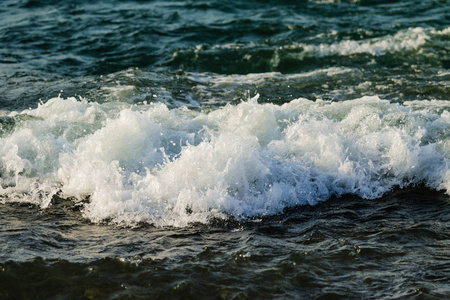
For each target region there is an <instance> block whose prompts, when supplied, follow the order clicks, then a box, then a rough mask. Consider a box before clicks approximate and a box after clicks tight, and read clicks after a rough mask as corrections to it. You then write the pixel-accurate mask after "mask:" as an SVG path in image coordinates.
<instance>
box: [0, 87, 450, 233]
mask: <svg viewBox="0 0 450 300" xmlns="http://www.w3.org/2000/svg"><path fill="white" fill-rule="evenodd" d="M257 99H258V96H256V97H254V98H251V99H249V100H248V101H244V102H242V103H240V104H238V105H226V106H224V107H221V108H216V109H214V110H209V111H206V110H205V111H200V110H190V109H187V108H186V107H181V108H175V109H169V108H168V107H167V106H166V105H165V104H162V103H151V104H147V105H145V104H142V105H131V106H130V105H128V104H126V103H120V102H111V103H104V104H99V103H90V102H87V101H86V100H77V99H74V98H69V99H62V98H54V99H51V100H49V101H48V102H47V103H45V104H42V105H39V106H38V108H36V109H31V110H26V111H23V112H21V113H17V112H12V113H10V114H11V115H28V116H31V117H32V118H26V119H25V120H24V121H23V122H20V123H18V124H17V125H16V127H15V128H14V129H13V130H12V132H11V133H9V134H5V135H4V136H3V137H2V139H1V140H0V151H1V152H0V156H1V174H2V189H1V193H2V196H3V198H4V199H6V200H4V201H19V202H20V201H24V202H31V203H34V204H36V205H39V206H41V207H42V208H45V207H47V206H48V205H51V200H52V197H53V196H54V195H56V194H58V195H59V196H60V197H65V198H70V199H74V201H75V202H76V203H79V204H80V205H82V206H83V209H82V211H83V214H84V216H85V217H86V218H88V219H89V220H91V221H93V222H96V223H102V222H105V221H106V222H109V223H114V224H121V225H129V226H132V225H133V224H137V223H139V222H147V223H150V224H153V225H155V226H165V225H170V226H186V225H187V224H189V223H192V222H201V223H206V222H208V221H209V220H210V219H211V218H229V217H233V218H236V219H245V218H248V217H253V216H258V215H267V214H276V213H279V212H281V211H282V210H283V209H284V208H287V207H293V206H298V205H305V204H310V205H314V204H316V203H318V202H321V201H325V200H327V199H329V198H330V197H331V196H336V197H339V196H342V195H346V194H353V195H357V196H359V197H362V198H367V199H376V198H379V197H381V196H382V195H384V194H385V193H386V192H388V191H390V190H392V189H393V188H396V187H400V188H402V187H406V186H409V185H414V184H425V185H427V186H429V187H430V188H433V189H445V190H448V187H449V185H450V184H449V175H448V174H449V170H448V168H449V162H448V160H449V158H450V157H449V156H450V154H449V150H450V149H449V143H448V132H449V131H448V129H449V128H450V117H449V114H448V111H447V110H446V109H447V108H448V102H446V101H440V102H439V101H434V102H411V103H409V102H405V103H404V104H403V105H402V104H398V103H390V102H389V101H387V100H381V99H379V98H378V97H363V98H360V99H355V100H352V101H345V102H328V101H321V100H319V101H310V100H307V99H296V100H293V101H291V102H289V103H285V104H283V105H275V104H259V103H258V102H257Z"/></svg>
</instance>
